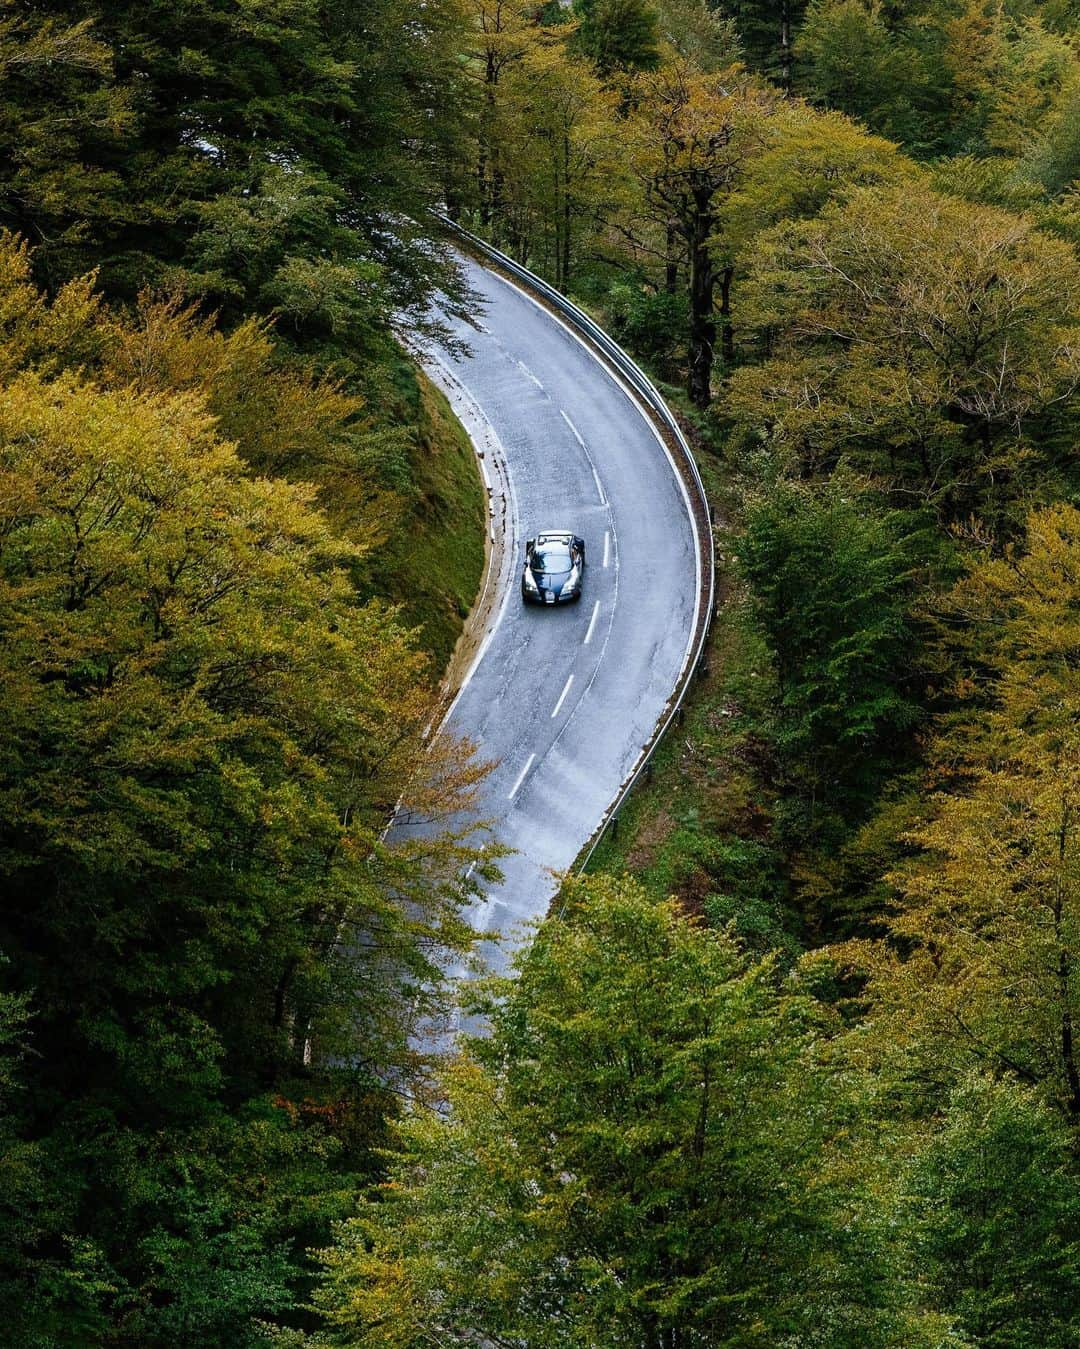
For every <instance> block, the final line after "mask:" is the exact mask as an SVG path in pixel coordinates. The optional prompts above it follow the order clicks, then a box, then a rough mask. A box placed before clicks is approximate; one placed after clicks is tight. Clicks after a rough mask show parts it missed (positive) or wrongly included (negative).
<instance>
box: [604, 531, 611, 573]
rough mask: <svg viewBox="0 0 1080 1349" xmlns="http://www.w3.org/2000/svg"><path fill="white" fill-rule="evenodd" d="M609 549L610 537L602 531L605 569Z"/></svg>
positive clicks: (606, 532)
mask: <svg viewBox="0 0 1080 1349" xmlns="http://www.w3.org/2000/svg"><path fill="white" fill-rule="evenodd" d="M610 547H611V535H610V534H609V533H608V531H607V530H606V529H605V530H604V566H605V567H606V566H607V564H608V550H609V549H610Z"/></svg>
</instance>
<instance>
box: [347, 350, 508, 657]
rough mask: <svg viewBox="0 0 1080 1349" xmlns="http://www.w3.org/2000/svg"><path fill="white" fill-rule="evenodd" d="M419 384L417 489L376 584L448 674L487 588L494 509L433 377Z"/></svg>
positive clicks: (385, 549)
mask: <svg viewBox="0 0 1080 1349" xmlns="http://www.w3.org/2000/svg"><path fill="white" fill-rule="evenodd" d="M416 381H417V388H416V399H415V413H416V427H417V430H416V438H415V443H414V447H413V450H412V454H411V458H412V476H413V482H414V486H415V490H414V492H413V494H412V496H411V499H410V500H408V501H407V502H406V504H405V505H404V508H403V510H402V512H401V514H400V516H399V517H398V519H397V521H396V523H395V526H394V528H393V530H392V532H391V534H390V537H389V538H388V539H387V541H386V542H385V543H384V544H383V545H382V546H381V547H380V548H379V550H378V557H377V559H375V561H374V572H375V575H374V576H373V577H372V578H371V579H372V582H373V583H374V584H375V585H377V588H378V591H379V592H380V593H382V594H384V595H387V596H389V597H390V598H391V599H393V600H394V601H396V602H398V603H400V604H401V606H402V615H403V618H404V620H405V622H406V623H408V624H409V625H410V626H416V627H420V628H421V629H422V640H423V644H424V646H425V647H426V649H427V650H428V651H430V652H431V655H432V661H433V667H434V669H435V670H437V671H438V672H440V673H441V672H442V671H443V670H444V669H445V668H446V665H447V662H448V661H449V659H450V655H451V652H452V651H453V649H454V643H455V642H456V641H457V639H458V636H459V634H460V632H461V628H462V624H463V623H464V620H465V617H466V615H467V614H468V612H469V610H470V609H471V608H472V604H473V601H474V600H475V599H476V593H477V591H478V590H479V588H480V581H481V578H482V576H483V570H484V530H485V528H486V521H487V510H486V500H485V495H484V485H483V482H482V480H481V477H480V471H479V468H478V466H477V463H476V456H475V454H474V453H473V449H472V446H471V444H470V443H469V438H468V436H467V435H466V434H465V431H464V429H463V428H462V426H461V424H460V422H458V420H457V418H456V417H455V416H454V414H453V413H452V412H451V411H450V405H449V404H448V403H447V401H446V399H445V398H444V397H443V395H442V394H441V393H440V392H439V391H438V390H437V389H436V388H435V386H434V385H433V384H432V383H431V382H430V381H429V380H428V379H427V378H426V376H424V375H423V374H422V373H420V372H419V371H417V372H416ZM410 401H411V400H410Z"/></svg>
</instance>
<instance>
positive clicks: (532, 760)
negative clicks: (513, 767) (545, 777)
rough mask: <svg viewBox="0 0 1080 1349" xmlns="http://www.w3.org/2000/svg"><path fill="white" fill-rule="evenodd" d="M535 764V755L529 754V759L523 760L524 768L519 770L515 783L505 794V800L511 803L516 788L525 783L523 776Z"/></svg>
mask: <svg viewBox="0 0 1080 1349" xmlns="http://www.w3.org/2000/svg"><path fill="white" fill-rule="evenodd" d="M535 762H536V755H535V754H530V755H529V757H528V758H527V759H526V760H525V767H524V768H523V769H522V770H521V772H520V773H519V774H518V776H517V782H515V783H514V785H513V786H512V787H511V788H510V790H509V791H508V792H507V794H506V799H507V800H508V801H512V800H513V799H514V797H515V796H517V794H518V788H519V787H520V786H521V784H522V783H523V782H524V781H525V774H526V773H527V772H528V771H529V769H530V768H531V767H532V766H533V764H534V763H535Z"/></svg>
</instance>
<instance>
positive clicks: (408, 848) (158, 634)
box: [0, 240, 479, 1344]
mask: <svg viewBox="0 0 1080 1349" xmlns="http://www.w3.org/2000/svg"><path fill="white" fill-rule="evenodd" d="M0 272H2V273H3V276H4V281H5V289H4V304H3V325H2V330H0V346H2V352H3V358H2V359H3V365H4V372H5V380H4V389H3V394H2V396H0V463H2V475H3V482H4V493H3V501H4V506H3V511H2V512H0V515H2V518H0V623H2V626H3V631H4V634H5V641H4V645H3V656H2V660H3V666H4V670H3V682H4V687H5V696H6V712H7V716H6V718H5V722H4V727H3V732H2V735H0V764H2V773H0V776H2V781H3V787H2V789H0V797H2V802H3V825H2V827H0V868H2V871H3V875H4V890H5V899H6V904H5V907H4V911H3V913H2V914H0V949H3V950H5V951H6V952H7V953H8V954H9V956H10V963H9V964H8V965H7V966H6V967H5V969H4V971H3V976H4V981H5V984H6V986H7V989H8V990H9V992H8V993H6V994H5V995H4V996H5V997H8V998H11V999H14V1001H13V1002H11V1003H4V1004H0V1005H5V1006H6V1005H11V1006H13V1007H15V1008H19V1007H22V1006H24V1005H25V1006H28V1007H30V1008H31V1009H32V1012H33V1019H32V1023H31V1031H30V1033H31V1035H32V1044H33V1057H32V1059H31V1060H28V1068H27V1071H28V1081H31V1082H32V1085H33V1091H32V1092H29V1091H25V1092H23V1093H21V1094H20V1095H19V1097H18V1098H17V1100H16V1101H15V1102H14V1103H12V1104H10V1105H9V1110H10V1111H11V1117H12V1119H11V1124H10V1130H9V1132H10V1136H11V1139H12V1143H11V1154H10V1177H11V1184H10V1187H9V1190H8V1194H9V1197H10V1203H11V1205H12V1207H13V1208H14V1210H15V1211H14V1213H13V1214H12V1215H11V1217H10V1221H9V1222H7V1223H6V1231H5V1233H4V1238H5V1244H7V1245H8V1250H9V1252H10V1253H9V1254H5V1257H4V1262H3V1268H4V1269H5V1270H6V1271H7V1272H6V1275H5V1277H6V1279H7V1284H6V1286H5V1287H4V1289H3V1291H2V1292H0V1298H2V1299H3V1302H4V1305H5V1306H8V1305H13V1306H18V1307H20V1308H21V1309H20V1310H19V1313H18V1316H17V1317H15V1316H14V1314H13V1320H12V1322H11V1325H12V1326H13V1327H14V1329H13V1331H12V1333H13V1336H14V1342H15V1343H20V1342H26V1343H41V1344H47V1343H55V1342H62V1343H68V1342H70V1343H79V1342H86V1340H87V1339H101V1340H102V1342H111V1339H110V1337H111V1336H112V1335H113V1334H116V1335H117V1336H118V1337H119V1338H118V1340H117V1342H123V1341H124V1338H125V1337H128V1342H130V1339H131V1338H133V1339H134V1340H136V1341H137V1342H140V1343H145V1344H156V1343H161V1344H166V1343H175V1342H176V1339H177V1338H178V1337H180V1338H184V1337H192V1338H195V1339H198V1340H200V1341H201V1342H206V1343H209V1342H222V1343H225V1342H228V1343H242V1342H250V1341H251V1340H252V1336H253V1335H254V1333H255V1332H254V1331H253V1330H252V1328H251V1323H252V1318H253V1317H254V1316H256V1315H270V1314H273V1313H275V1312H276V1311H278V1310H280V1309H282V1308H285V1307H288V1306H291V1305H292V1303H293V1301H294V1299H295V1285H296V1280H297V1277H298V1274H299V1270H300V1268H301V1263H302V1261H301V1258H300V1251H301V1249H302V1244H301V1246H299V1247H298V1246H297V1245H296V1243H297V1240H298V1238H301V1239H302V1237H303V1235H304V1234H305V1224H308V1230H307V1235H308V1236H309V1237H314V1236H315V1234H316V1233H317V1232H318V1231H319V1223H318V1222H317V1221H315V1219H314V1215H315V1214H316V1213H317V1212H318V1211H320V1210H321V1221H322V1222H323V1223H325V1222H326V1221H327V1219H328V1216H329V1214H330V1213H333V1212H340V1210H341V1204H342V1202H343V1201H342V1198H341V1197H335V1187H336V1185H337V1184H338V1183H339V1181H338V1180H337V1178H336V1177H335V1175H334V1172H335V1169H339V1170H340V1171H341V1172H342V1173H343V1174H348V1172H349V1170H350V1169H351V1168H353V1167H355V1166H357V1165H359V1164H361V1162H362V1157H363V1154H362V1147H361V1146H360V1145H359V1144H360V1139H361V1138H362V1137H363V1135H364V1133H365V1132H366V1133H367V1135H368V1138H369V1140H370V1137H371V1135H372V1134H373V1133H377V1131H378V1125H377V1123H373V1122H372V1121H370V1120H369V1121H368V1123H367V1124H366V1126H365V1127H364V1128H363V1129H359V1128H358V1129H357V1130H356V1135H355V1136H354V1137H349V1128H351V1127H352V1126H349V1128H346V1127H345V1126H346V1123H347V1121H348V1119H349V1118H350V1117H351V1116H352V1115H353V1114H355V1113H356V1112H358V1111H359V1109H360V1106H361V1104H362V1102H363V1100H364V1098H365V1097H367V1096H372V1097H374V1098H376V1099H379V1100H381V1103H382V1106H383V1108H385V1107H386V1105H387V1095H386V1089H385V1085H384V1084H385V1081H386V1075H388V1074H390V1073H393V1074H394V1075H395V1077H397V1078H398V1079H399V1080H400V1078H401V1076H402V1075H403V1074H407V1073H408V1072H409V1071H410V1068H411V1064H412V1061H413V1057H414V1054H413V1050H412V1049H411V1047H410V1045H409V1042H408V1037H409V1030H410V1026H411V1025H412V1017H414V1016H416V1015H419V1014H423V1011H424V1006H425V1002H427V1001H429V999H430V998H432V997H435V996H436V990H437V986H438V966H437V964H436V962H435V956H436V954H437V952H438V951H439V950H440V949H444V948H452V949H455V950H458V949H461V948H462V947H464V946H467V945H468V943H469V939H470V934H469V932H468V930H467V929H466V928H465V926H464V925H463V924H462V922H461V920H460V917H459V908H460V904H461V902H462V901H463V899H464V898H465V895H466V891H465V889H463V888H462V884H461V882H460V880H459V876H460V872H461V868H462V864H463V862H467V860H469V859H471V858H473V857H475V856H476V853H475V852H474V851H472V850H471V849H470V848H468V847H466V846H465V845H464V844H463V842H462V841H461V840H460V839H455V838H454V837H453V836H449V837H448V838H446V839H444V840H438V839H432V840H429V841H428V842H427V843H423V842H420V841H415V842H413V843H411V844H407V845H405V846H395V847H391V846H389V845H387V844H385V843H383V842H382V841H381V833H382V829H383V825H384V823H385V820H386V817H387V814H388V812H389V811H390V810H391V809H392V807H393V805H394V802H395V801H396V800H397V798H398V797H399V796H400V795H401V793H402V792H403V790H404V789H405V788H406V787H407V786H408V787H409V800H410V804H411V805H412V806H413V807H414V809H417V810H421V811H426V812H429V813H431V814H432V815H433V816H436V817H437V816H438V815H439V813H440V811H444V810H451V809H454V808H457V807H459V806H460V805H461V804H462V802H463V800H465V799H467V796H468V790H469V784H470V783H471V782H472V781H474V780H475V777H476V774H477V772H478V771H479V770H478V769H477V768H476V767H475V766H473V765H471V764H470V763H469V762H468V761H467V760H466V759H465V758H462V757H461V756H460V755H459V754H458V752H457V751H455V750H451V749H450V748H449V747H448V753H447V755H446V756H444V757H442V758H440V756H439V755H438V754H436V755H435V756H430V755H422V738H423V731H424V728H425V726H426V725H427V723H428V720H429V719H430V716H431V711H432V699H431V694H430V692H429V690H428V687H427V678H426V675H427V659H426V657H425V655H424V654H423V653H422V652H421V651H419V650H418V649H417V646H416V643H415V639H414V636H413V634H412V633H410V632H409V631H408V630H407V629H405V628H403V627H402V626H401V624H400V623H399V621H398V619H397V616H396V614H395V612H394V610H393V609H392V608H390V607H389V606H387V605H386V604H385V603H380V602H376V601H373V602H370V603H367V604H360V603H358V601H357V598H356V595H355V591H354V588H353V585H352V583H351V580H350V573H349V569H350V567H352V566H353V565H354V564H355V563H356V562H357V561H358V560H359V559H360V558H361V557H362V552H361V550H360V549H359V548H358V546H357V545H355V544H349V543H346V542H344V541H343V540H342V538H341V537H340V536H339V535H337V534H335V532H334V530H333V529H332V527H331V525H330V522H329V521H328V520H327V518H326V517H325V516H324V515H322V514H321V513H319V512H318V511H317V510H316V509H314V507H313V504H312V499H313V497H314V493H315V489H314V488H313V487H311V486H300V485H292V484H289V483H287V482H286V481H284V480H283V479H281V478H276V479H269V478H265V477H260V478H256V477H254V476H252V475H251V473H250V472H249V471H248V468H247V467H246V465H245V463H244V461H243V460H242V459H241V458H240V457H239V455H238V454H237V452H236V447H235V446H234V445H233V444H230V443H229V442H227V441H224V440H222V439H221V438H220V433H219V429H218V427H219V424H220V423H225V422H230V423H231V425H232V429H234V430H235V431H237V432H240V433H241V434H242V435H243V436H244V438H245V439H246V441H247V444H248V446H249V450H250V452H251V453H252V455H253V457H256V458H258V457H260V456H262V455H266V456H267V457H269V458H271V459H272V458H273V456H274V454H275V453H287V452H288V451H290V450H295V449H296V448H297V446H298V444H301V445H303V444H306V445H308V446H313V445H314V444H315V443H317V442H315V441H314V440H313V437H314V436H315V435H316V434H318V431H319V429H320V428H321V431H322V440H323V443H324V444H325V445H326V446H327V447H329V446H330V445H331V444H332V443H333V439H334V437H335V436H337V437H340V438H341V440H342V441H343V442H344V443H346V444H348V443H349V435H350V425H351V421H352V418H353V416H354V413H355V411H356V409H355V400H351V399H350V398H348V397H347V396H345V395H344V394H343V393H342V392H341V391H340V390H339V389H337V388H335V387H334V386H332V385H327V384H325V383H324V382H320V381H318V380H311V379H308V380H306V381H305V380H304V379H302V378H301V377H300V376H299V375H298V373H297V372H296V371H295V370H294V369H286V370H284V371H279V370H277V368H276V367H275V366H274V365H273V363H272V361H271V360H270V354H269V347H268V343H267V340H266V337H265V334H264V333H263V332H262V331H261V330H260V328H259V327H258V326H257V325H255V326H251V325H248V326H247V327H243V326H242V327H241V328H240V329H238V330H236V332H235V333H234V334H232V335H231V336H229V337H225V336H222V335H221V334H218V333H216V332H214V331H213V330H212V329H211V328H210V327H209V326H208V325H205V324H200V323H199V322H197V321H196V320H195V319H194V318H193V316H192V315H191V314H190V313H189V312H186V311H177V310H176V309H175V307H174V306H170V305H168V304H166V305H154V304H152V303H149V302H148V303H147V304H145V305H144V306H143V308H142V310H141V311H140V321H139V322H138V323H136V324H134V325H130V326H129V325H127V324H126V323H125V322H124V321H123V320H122V319H121V318H120V317H119V316H118V315H117V314H116V313H115V312H112V311H107V310H105V309H103V308H102V306H101V305H100V302H99V301H98V300H96V299H95V297H94V296H93V294H92V293H91V289H90V287H89V285H88V284H87V283H85V282H74V283H71V284H70V285H68V286H67V287H65V288H64V289H63V290H62V291H61V292H60V293H59V295H58V296H57V298H56V300H55V302H54V303H52V304H49V303H47V302H46V301H45V299H44V298H43V297H42V296H41V295H40V294H39V292H38V291H37V290H36V288H35V287H34V286H33V285H32V284H31V282H30V279H29V275H28V259H27V253H26V250H25V249H24V248H20V247H18V246H17V245H16V244H15V243H14V242H13V241H11V240H5V241H4V242H3V246H2V248H0ZM88 324H89V328H88V326H87V325H88ZM80 358H81V359H80ZM76 360H78V367H77V368H75V367H74V363H75V361H76ZM90 364H93V365H94V368H95V369H96V371H97V373H98V375H99V377H100V382H99V383H91V382H89V379H88V377H87V375H88V368H89V366H90ZM211 403H215V404H216V405H217V407H218V408H220V410H221V411H220V423H219V421H218V420H217V419H215V417H214V416H213V415H212V414H211V412H210V407H209V405H210V404H211ZM289 408H292V410H293V412H294V414H296V415H297V420H293V421H290V418H289V416H288V415H287V410H288V409H289ZM312 422H314V425H312V424H311V423H312ZM421 761H423V762H424V763H425V764H427V765H429V767H428V768H427V770H426V774H424V775H421V776H420V777H417V775H416V774H417V768H418V765H419V764H420V763H421ZM388 968H391V969H393V970H394V981H393V984H392V985H391V983H390V981H389V980H388V979H387V977H386V970H387V969H388ZM421 990H428V992H427V993H422V994H421ZM418 994H420V997H419V1001H417V995H418ZM313 1053H314V1054H316V1055H318V1056H321V1057H324V1059H325V1060H326V1061H329V1062H331V1063H332V1062H334V1061H335V1060H336V1061H338V1062H341V1063H349V1064H351V1065H352V1067H351V1068H344V1067H343V1068H342V1069H341V1070H339V1071H338V1072H336V1073H335V1072H327V1073H326V1074H325V1075H323V1076H322V1077H316V1076H314V1075H313V1074H311V1073H310V1072H308V1071H307V1061H308V1060H310V1058H311V1057H312V1054H313ZM305 1079H306V1085H305V1086H304V1088H303V1090H304V1091H305V1092H306V1093H311V1095H312V1098H313V1100H314V1101H317V1100H318V1099H319V1098H320V1097H324V1096H325V1097H329V1098H330V1100H335V1099H337V1100H339V1101H340V1105H339V1106H338V1107H336V1108H337V1109H339V1111H340V1118H341V1121H342V1123H341V1124H335V1125H332V1126H331V1127H327V1126H326V1125H324V1124H323V1123H322V1122H321V1121H320V1120H319V1118H318V1116H317V1115H316V1116H311V1117H309V1119H308V1120H304V1121H293V1122H292V1123H290V1124H289V1125H288V1127H287V1128H285V1131H284V1133H282V1132H281V1128H282V1122H281V1121H280V1120H278V1119H277V1118H276V1116H277V1114H278V1113H279V1112H278V1111H275V1110H273V1109H269V1108H268V1098H267V1094H268V1093H269V1092H271V1091H272V1090H273V1089H275V1088H277V1087H281V1086H287V1085H288V1084H291V1083H293V1082H295V1081H297V1080H300V1081H304V1080H305ZM335 1079H338V1080H336V1081H335ZM237 1112H239V1114H240V1115H241V1116H247V1115H250V1116H252V1117H254V1116H255V1115H258V1114H260V1113H261V1114H262V1116H263V1117H264V1119H269V1120H270V1123H264V1124H263V1125H259V1126H258V1128H257V1129H256V1126H255V1125H254V1124H252V1125H250V1126H248V1125H244V1126H243V1128H242V1129H241V1126H240V1124H239V1123H238V1122H237V1121H236V1120H235V1119H234V1118H233V1117H234V1116H235V1115H236V1113H237ZM376 1118H377V1116H376ZM252 1129H256V1132H259V1131H261V1133H260V1137H262V1136H263V1135H266V1138H267V1143H266V1147H265V1148H263V1147H262V1145H261V1144H259V1145H258V1146H256V1144H257V1143H258V1140H257V1138H256V1137H255V1134H253V1133H252ZM324 1138H325V1142H324V1141H321V1140H323V1139H324ZM346 1138H349V1150H348V1151H345V1150H344V1148H343V1147H342V1146H341V1144H342V1143H343V1142H344V1140H345V1139H346ZM275 1139H277V1140H278V1141H276V1142H275V1141H274V1140H275ZM15 1140H18V1141H15ZM262 1152H266V1155H267V1157H268V1158H269V1157H271V1156H275V1155H276V1157H277V1160H275V1161H273V1162H270V1161H260V1160H259V1158H260V1156H261V1153H262ZM339 1155H340V1161H339V1160H338V1158H339ZM262 1165H272V1166H276V1167H279V1168H280V1169H281V1170H282V1184H283V1186H284V1187H285V1189H284V1191H283V1193H282V1194H279V1195H276V1196H275V1197H274V1198H273V1199H271V1198H270V1197H269V1195H268V1194H267V1193H265V1192H264V1190H262V1189H261V1188H260V1182H259V1181H258V1180H257V1178H256V1177H257V1171H256V1170H252V1169H251V1168H252V1167H257V1166H262ZM35 1177H36V1179H35ZM290 1186H291V1187H292V1188H291V1190H290V1189H289V1187H290ZM252 1187H254V1197H250V1196H249V1197H247V1198H245V1193H246V1192H247V1191H249V1190H251V1189H252ZM301 1198H303V1204H302V1205H301V1208H302V1207H303V1206H304V1205H307V1206H308V1208H309V1209H310V1211H311V1213H312V1215H313V1217H312V1220H311V1221H310V1223H309V1222H308V1219H306V1218H305V1219H303V1220H301V1219H299V1217H298V1216H297V1215H295V1214H294V1215H293V1216H289V1215H288V1213H287V1209H288V1205H289V1203H290V1202H292V1200H300V1199H301ZM28 1280H32V1282H33V1285H34V1287H33V1292H32V1294H31V1291H30V1289H29V1288H28V1286H27V1281H28ZM23 1304H25V1305H24V1306H23ZM245 1337H246V1338H245Z"/></svg>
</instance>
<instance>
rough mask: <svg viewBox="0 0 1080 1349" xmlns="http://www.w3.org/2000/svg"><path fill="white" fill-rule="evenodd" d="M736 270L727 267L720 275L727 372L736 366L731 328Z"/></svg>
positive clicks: (723, 341)
mask: <svg viewBox="0 0 1080 1349" xmlns="http://www.w3.org/2000/svg"><path fill="white" fill-rule="evenodd" d="M734 270H735V269H734V268H733V267H725V268H724V270H723V271H722V272H721V273H720V354H721V356H722V357H723V361H724V368H725V369H726V370H730V369H731V367H732V366H733V365H734V364H735V335H734V333H733V331H732V327H731V277H732V274H733V272H734Z"/></svg>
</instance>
